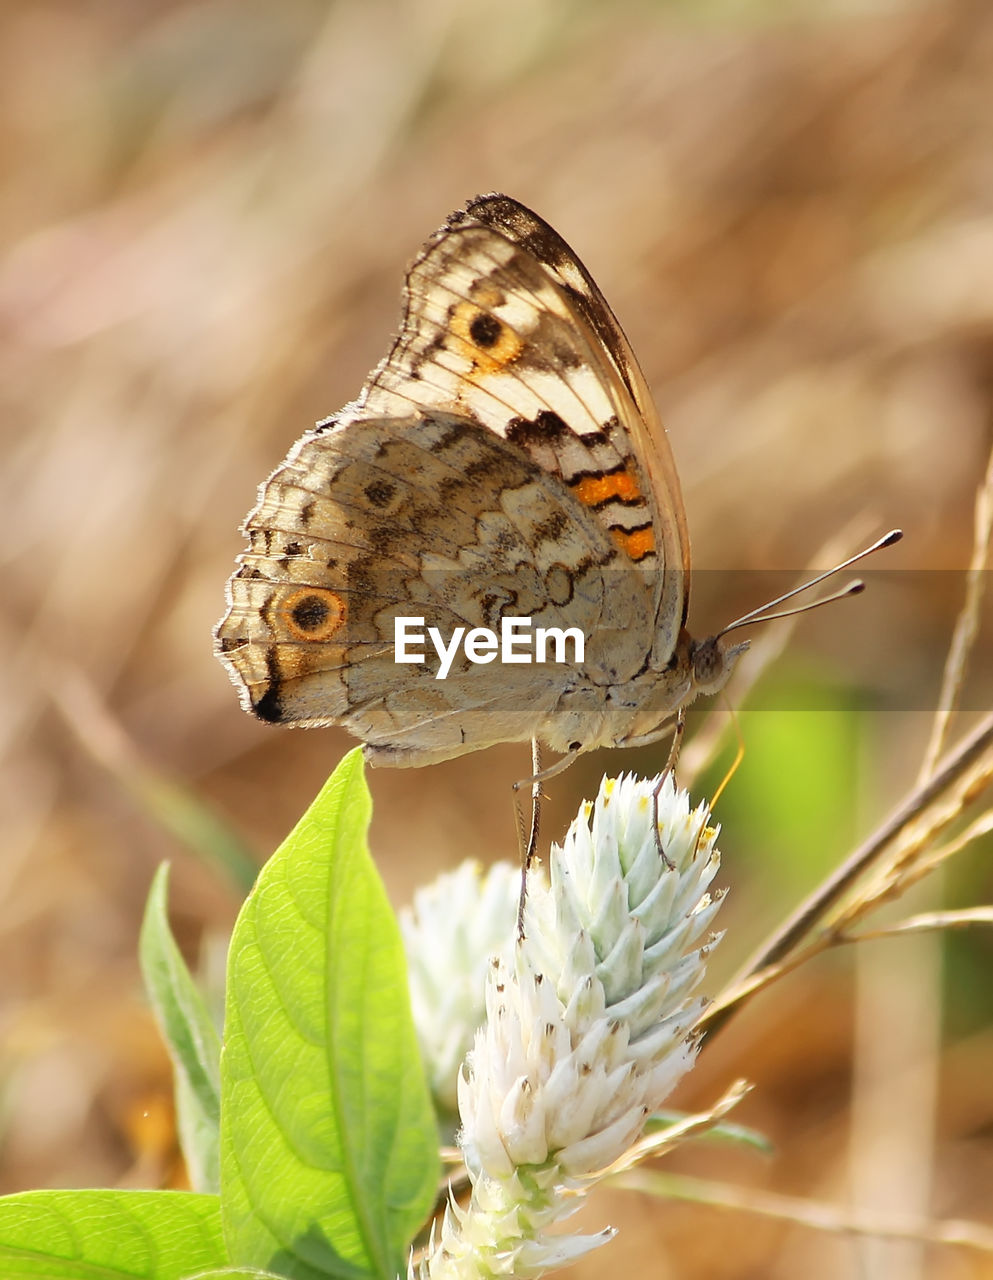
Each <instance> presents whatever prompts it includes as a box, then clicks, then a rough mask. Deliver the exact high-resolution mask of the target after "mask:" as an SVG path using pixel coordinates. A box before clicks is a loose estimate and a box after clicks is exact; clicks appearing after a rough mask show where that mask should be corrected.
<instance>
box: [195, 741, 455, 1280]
mask: <svg viewBox="0 0 993 1280" xmlns="http://www.w3.org/2000/svg"><path fill="white" fill-rule="evenodd" d="M370 810H371V804H370V800H369V792H368V790H367V788H366V785H365V780H364V778H363V776H362V759H361V755H360V753H359V752H358V751H354V752H351V753H350V754H349V755H348V756H346V757H345V759H344V760H343V761H342V762H341V764H340V765H339V766H338V768H337V769H336V770H335V772H334V774H333V775H332V777H331V778H330V779H329V780H328V782H327V783H326V784H325V786H324V788H323V790H322V791H321V793H320V795H319V796H318V797H317V799H316V800H315V801H314V803H313V805H312V806H311V807H310V809H309V810H308V812H307V813H306V814H305V815H304V817H303V818H302V819H301V821H300V823H299V824H298V826H297V827H296V828H295V830H294V831H293V832H292V833H291V834H290V836H289V837H288V838H287V839H286V841H285V842H284V843H283V845H282V846H281V847H280V848H279V849H278V850H277V852H276V853H275V854H274V855H273V857H272V858H271V860H270V861H269V863H268V864H267V865H266V867H265V868H264V869H263V871H262V873H261V874H260V876H259V879H258V881H257V883H256V886H255V888H254V889H253V891H252V893H251V895H250V896H249V898H248V900H247V901H246V903H245V905H244V907H243V908H242V911H241V913H240V915H239V917H238V921H237V923H236V925H235V929H234V934H233V936H232V940H231V951H230V956H229V961H228V996H227V1011H226V1015H225V1045H224V1054H223V1057H222V1060H221V1075H222V1107H221V1187H222V1202H223V1213H224V1221H225V1234H226V1238H227V1241H228V1248H229V1250H230V1253H231V1257H232V1259H233V1260H234V1261H235V1262H239V1263H248V1264H251V1265H255V1266H268V1267H271V1268H272V1269H274V1270H276V1271H278V1272H281V1273H285V1274H286V1275H289V1276H292V1277H295V1278H297V1280H314V1278H315V1277H317V1276H322V1275H328V1274H330V1275H335V1276H341V1277H358V1276H367V1275H374V1276H381V1277H384V1280H394V1277H395V1276H396V1275H397V1273H398V1272H402V1271H403V1270H404V1269H405V1265H406V1253H407V1249H408V1246H409V1242H410V1240H411V1239H412V1238H413V1235H414V1233H415V1232H416V1230H417V1228H418V1227H419V1226H420V1225H421V1224H422V1222H423V1221H424V1218H425V1217H426V1215H427V1213H428V1212H429V1210H430V1208H431V1205H432V1202H433V1200H434V1195H435V1188H436V1185H437V1180H438V1175H439V1165H438V1150H437V1143H438V1139H437V1133H436V1131H435V1125H434V1118H433V1114H432V1108H431V1102H430V1097H429V1094H428V1088H427V1084H426V1081H425V1078H424V1071H423V1067H422V1065H421V1060H420V1056H419V1054H418V1050H417V1041H416V1037H415V1035H414V1028H413V1022H412V1019H411V1014H410V1001H409V996H408V994H407V973H406V964H405V960H404V953H403V946H402V943H401V939H400V932H399V929H398V926H397V922H396V920H395V918H394V916H393V913H392V911H391V909H390V906H389V903H388V901H387V898H386V893H385V890H384V889H383V886H382V882H381V881H380V879H379V876H378V875H377V873H376V869H375V867H374V865H373V863H372V860H371V859H370V857H369V853H368V849H367V847H366V840H365V835H366V830H367V828H368V824H369V815H370Z"/></svg>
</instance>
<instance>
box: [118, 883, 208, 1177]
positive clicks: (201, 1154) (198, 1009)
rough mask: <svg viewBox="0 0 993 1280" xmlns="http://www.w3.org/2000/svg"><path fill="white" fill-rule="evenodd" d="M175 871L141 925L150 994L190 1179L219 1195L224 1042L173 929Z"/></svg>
mask: <svg viewBox="0 0 993 1280" xmlns="http://www.w3.org/2000/svg"><path fill="white" fill-rule="evenodd" d="M168 889H169V866H168V863H163V864H162V866H161V867H159V869H158V871H157V872H156V873H155V879H154V880H153V881H152V887H151V889H150V890H149V894H148V903H147V905H146V907H145V918H144V920H143V921H142V925H141V941H140V944H139V952H138V953H139V958H140V960H141V972H142V976H143V977H144V979H145V989H146V991H147V993H148V998H149V1000H150V1002H151V1005H152V1008H153V1009H154V1010H155V1016H156V1019H157V1020H158V1024H159V1027H160V1029H161V1031H162V1035H163V1038H164V1039H165V1042H166V1045H167V1046H168V1049H169V1054H170V1056H171V1058H172V1061H173V1065H174V1067H175V1070H176V1110H177V1114H178V1116H179V1131H180V1136H181V1138H182V1143H183V1154H184V1155H185V1156H186V1163H187V1166H188V1168H189V1172H190V1180H191V1181H192V1183H193V1185H194V1187H196V1189H197V1190H198V1191H213V1192H216V1191H217V1190H218V1187H219V1185H220V1179H219V1171H218V1165H219V1161H218V1126H219V1122H220V1098H221V1080H220V1057H221V1041H220V1037H219V1036H218V1034H217V1028H216V1027H215V1026H214V1023H213V1020H212V1018H211V1016H210V1014H209V1013H208V1011H207V1006H206V1005H205V1003H204V1000H203V997H202V996H201V994H200V992H199V990H198V989H197V986H196V984H195V982H194V981H193V978H192V977H191V975H190V971H189V969H187V967H186V962H185V961H184V960H183V957H182V955H181V954H180V951H179V948H178V947H177V946H176V942H175V939H174V938H173V936H172V931H171V930H170V928H169V917H168V911H167V900H168Z"/></svg>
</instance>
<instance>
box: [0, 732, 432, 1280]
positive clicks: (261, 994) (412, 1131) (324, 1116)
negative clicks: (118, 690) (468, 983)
mask: <svg viewBox="0 0 993 1280" xmlns="http://www.w3.org/2000/svg"><path fill="white" fill-rule="evenodd" d="M370 807H371V806H370V800H369V793H368V791H367V789H366V786H365V781H364V779H363V777H362V761H361V754H360V753H359V752H353V753H351V755H349V756H348V757H346V759H345V760H344V761H342V763H341V765H340V766H339V767H338V769H337V770H336V771H335V773H334V775H333V776H332V777H331V778H330V780H329V781H328V782H327V784H326V785H325V787H324V789H323V790H322V792H321V794H320V795H319V796H318V797H317V799H316V800H315V802H314V804H313V805H312V806H311V808H310V809H309V811H308V812H307V814H306V815H305V816H304V817H303V819H302V820H301V822H300V823H299V824H298V826H297V827H296V828H295V830H294V831H293V832H292V833H291V834H290V836H289V837H288V838H287V839H286V841H285V842H284V843H283V845H282V846H281V847H280V848H279V850H278V851H277V852H276V854H275V855H274V856H273V857H272V859H271V860H270V862H269V863H268V864H267V866H266V867H265V868H264V870H263V872H262V874H261V875H260V876H259V879H258V881H257V883H256V886H255V888H254V889H253V891H252V893H251V895H250V896H249V898H248V900H247V901H246V902H245V904H244V907H243V908H242V911H241V913H240V915H239V918H238V922H237V924H236V926H235V931H234V935H233V938H232V942H231V950H230V955H229V962H228V989H227V1013H226V1031H225V1043H224V1052H223V1054H220V1055H219V1042H218V1038H217V1033H216V1031H215V1030H214V1028H213V1026H212V1024H211V1021H210V1018H209V1016H208V1014H207V1011H206V1008H205V1006H204V1003H203V1000H202V999H201V997H200V995H199V993H198V992H197V990H196V988H195V986H194V983H193V980H192V978H191V977H190V974H189V972H188V970H187V968H186V965H185V964H184V962H183V960H182V957H181V956H180V954H179V951H178V949H177V947H176V944H175V942H174V940H173V938H172V934H171V932H170V930H169V926H168V921H167V918H166V888H167V880H166V871H165V869H164V868H163V869H162V870H160V872H159V874H158V875H157V876H156V879H155V882H154V884H153V886H152V890H151V893H150V895H149V901H148V907H147V909H146V913H145V920H144V924H143V926H142V935H141V962H142V969H143V972H144V974H145V980H146V984H147V986H148V990H149V996H150V999H151V1001H152V1004H153V1006H154V1008H155V1011H156V1014H157V1017H158V1019H159V1022H160V1024H161V1026H162V1029H163V1034H164V1035H165V1037H166V1040H167V1043H168V1045H169V1049H170V1053H171V1054H172V1056H173V1060H174V1062H175V1064H176V1078H177V1094H178V1097H179V1100H180V1107H181V1108H182V1109H183V1110H184V1111H185V1113H186V1116H187V1119H188V1120H189V1124H188V1125H185V1126H183V1133H184V1138H185V1139H186V1140H187V1141H188V1142H191V1143H192V1147H193V1149H192V1151H191V1152H190V1153H189V1155H190V1162H191V1165H192V1167H193V1168H194V1169H195V1170H197V1169H198V1170H199V1171H200V1176H201V1181H202V1182H203V1183H206V1184H209V1183H210V1181H211V1179H212V1178H213V1179H215V1180H216V1170H217V1164H218V1158H217V1153H218V1126H219V1133H220V1146H219V1150H220V1194H219V1195H204V1194H197V1193H192V1192H191V1193H186V1192H175V1191H36V1192H29V1193H26V1194H24V1195H16V1196H9V1197H7V1198H6V1199H2V1200H0V1276H3V1277H4V1280H8V1278H10V1280H21V1278H23V1280H27V1278H28V1277H30V1278H31V1280H130V1278H131V1277H135V1278H140V1280H221V1278H222V1277H225V1278H226V1280H239V1278H243V1280H267V1278H269V1280H273V1278H274V1280H281V1278H283V1277H291V1278H292V1280H316V1278H317V1277H322V1276H347V1277H356V1278H358V1277H382V1278H383V1280H393V1277H394V1276H396V1275H397V1274H399V1273H402V1272H403V1271H404V1269H405V1262H406V1254H407V1251H408V1249H409V1246H410V1242H411V1240H412V1238H413V1236H414V1234H415V1232H416V1231H417V1229H418V1228H419V1227H420V1226H421V1224H422V1223H423V1221H424V1219H425V1217H426V1216H427V1214H428V1212H429V1211H430V1208H431V1205H432V1203H433V1200H434V1195H435V1188H436V1186H437V1181H438V1176H439V1164H438V1150H437V1134H436V1131H435V1124H434V1117H433V1113H432V1110H431V1103H430V1098H429V1094H428V1089H427V1084H426V1082H425V1079H424V1073H423V1068H422V1066H421V1061H420V1057H419V1055H418V1051H417V1044H416V1039H415V1036H414V1029H413V1023H412V1019H411V1015H410V1008H409V999H408V995H407V974H406V964H405V959H404V954H403V949H402V944H401V940H400V934H399V930H398V927H397V924H396V920H395V918H394V916H393V913H392V911H391V910H390V907H389V903H388V902H387V899H386V894H385V892H384V890H383V886H382V884H381V882H380V880H379V877H378V875H377V873H376V870H375V867H374V866H373V864H372V861H371V859H370V857H369V854H368V849H367V847H366V840H365V833H366V829H367V827H368V822H369V815H370Z"/></svg>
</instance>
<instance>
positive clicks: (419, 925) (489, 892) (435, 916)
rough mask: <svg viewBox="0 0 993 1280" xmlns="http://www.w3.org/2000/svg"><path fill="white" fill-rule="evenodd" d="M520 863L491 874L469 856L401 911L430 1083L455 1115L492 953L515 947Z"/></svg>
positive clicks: (481, 1016)
mask: <svg viewBox="0 0 993 1280" xmlns="http://www.w3.org/2000/svg"><path fill="white" fill-rule="evenodd" d="M520 885H521V881H520V870H519V868H517V867H513V866H511V865H510V863H508V862H499V863H496V864H495V865H494V866H492V867H490V869H489V871H487V872H486V874H485V875H484V874H483V872H482V868H481V867H480V865H479V863H478V862H472V861H467V862H463V863H462V865H461V866H460V867H458V868H456V870H455V871H452V872H448V873H446V874H445V875H441V876H439V877H438V879H437V880H435V881H434V883H433V884H430V885H428V886H427V887H425V888H423V889H419V890H418V891H417V892H416V893H415V894H414V901H413V903H412V905H411V907H410V908H405V909H404V910H402V911H401V912H400V928H401V931H402V933H403V940H404V946H405V948H406V952H407V968H408V975H409V983H410V1001H411V1007H412V1009H413V1014H414V1026H415V1027H416V1028H417V1038H418V1042H419V1044H420V1047H421V1056H422V1057H423V1059H424V1065H425V1067H426V1069H427V1073H428V1083H429V1084H430V1086H431V1091H432V1094H433V1095H434V1098H435V1102H436V1104H437V1105H438V1107H439V1108H440V1109H441V1110H442V1111H443V1112H445V1111H447V1112H449V1113H451V1114H452V1115H454V1114H455V1110H456V1107H457V1105H458V1099H457V1092H456V1090H457V1084H458V1075H459V1069H460V1067H461V1066H462V1061H463V1059H464V1058H465V1055H466V1053H467V1051H468V1049H469V1047H470V1045H471V1044H472V1037H473V1033H474V1032H475V1030H476V1028H477V1027H478V1026H479V1025H480V1023H481V1022H482V1021H483V1019H484V1017H485V1016H486V1007H485V1004H484V992H485V979H486V970H487V968H488V966H489V961H490V957H491V956H492V955H493V954H494V953H495V952H497V951H499V950H500V949H501V948H504V949H505V950H506V951H507V952H508V954H509V952H510V950H511V949H512V947H513V942H514V926H515V921H516V919H517V899H518V895H519V894H520Z"/></svg>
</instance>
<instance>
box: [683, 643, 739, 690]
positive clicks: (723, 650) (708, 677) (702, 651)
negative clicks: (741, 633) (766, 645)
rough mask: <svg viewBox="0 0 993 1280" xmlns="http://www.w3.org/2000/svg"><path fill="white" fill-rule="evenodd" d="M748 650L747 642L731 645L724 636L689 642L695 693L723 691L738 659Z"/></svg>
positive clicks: (690, 665)
mask: <svg viewBox="0 0 993 1280" xmlns="http://www.w3.org/2000/svg"><path fill="white" fill-rule="evenodd" d="M747 648H748V641H747V640H737V641H735V642H734V643H731V642H730V641H729V640H728V639H727V637H726V636H724V635H716V636H708V637H707V639H706V640H690V641H689V667H690V672H691V674H692V678H693V689H694V692H695V693H705V694H706V693H717V692H718V690H720V689H723V688H724V686H725V685H726V684H727V682H728V679H729V678H730V676H731V672H732V671H733V670H734V666H735V663H736V662H737V661H738V658H739V657H740V656H741V655H742V654H743V653H744V652H745V650H746V649H747Z"/></svg>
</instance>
